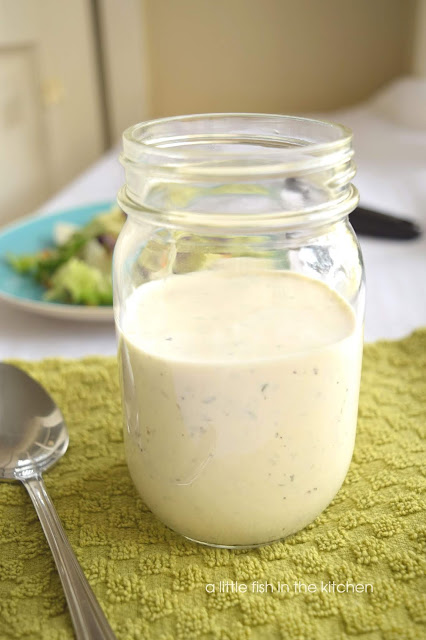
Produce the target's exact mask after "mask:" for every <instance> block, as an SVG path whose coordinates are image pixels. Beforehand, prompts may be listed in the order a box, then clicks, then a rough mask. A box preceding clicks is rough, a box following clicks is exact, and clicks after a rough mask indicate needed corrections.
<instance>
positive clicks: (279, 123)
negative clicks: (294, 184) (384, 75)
mask: <svg viewBox="0 0 426 640" xmlns="http://www.w3.org/2000/svg"><path fill="white" fill-rule="evenodd" d="M238 122H242V123H244V126H240V127H237V128H236V129H234V130H232V131H231V132H230V130H229V129H230V125H235V124H236V123H238ZM221 125H222V126H221ZM351 141H352V131H351V130H350V129H349V128H348V127H346V126H344V125H342V124H338V123H334V122H329V121H325V120H324V121H323V120H317V119H312V118H304V117H300V116H289V115H281V114H268V113H201V114H193V115H178V116H172V117H167V118H158V119H152V120H147V121H145V122H140V123H138V124H135V125H133V126H131V127H128V128H127V129H126V130H125V131H124V133H123V154H122V155H121V162H122V163H123V164H125V163H126V162H129V161H130V162H136V163H138V162H143V163H144V164H145V163H147V162H148V163H149V164H154V165H156V164H157V161H158V165H161V167H163V168H164V167H167V166H169V167H171V166H173V167H175V168H177V167H180V168H182V166H184V165H185V164H188V163H189V164H190V165H191V167H192V169H194V164H195V165H196V172H197V173H200V172H201V173H202V174H214V175H217V174H218V173H221V174H222V175H223V173H227V174H228V173H229V172H230V173H232V174H235V173H239V172H241V170H242V169H243V170H244V172H247V171H248V170H249V171H250V173H256V172H257V171H258V172H259V173H265V172H268V173H269V172H271V171H272V172H273V173H276V172H283V171H289V170H293V169H295V168H296V166H297V165H303V168H308V165H313V166H314V167H317V166H324V164H325V163H326V164H328V163H329V162H330V163H334V162H335V157H334V154H335V153H339V152H342V151H344V150H345V149H351ZM237 142H242V143H244V144H246V143H251V144H253V145H256V151H255V153H246V154H245V155H244V156H243V155H242V153H241V152H239V153H233V152H232V149H231V147H232V145H234V149H235V144H236V143H237ZM206 144H207V145H209V146H208V151H207V150H206V148H205V145H206ZM221 144H223V146H224V148H223V149H222V148H219V146H220V145H221ZM213 145H214V148H212V147H213ZM301 151H302V152H303V153H302V154H301ZM306 153H308V154H309V158H307V157H306ZM327 158H329V162H327ZM242 160H244V162H243V167H241V166H239V165H240V164H241V161H242ZM224 162H225V164H226V166H224V164H223V163H224ZM200 165H201V166H200ZM206 165H207V166H206ZM256 170H257V171H256Z"/></svg>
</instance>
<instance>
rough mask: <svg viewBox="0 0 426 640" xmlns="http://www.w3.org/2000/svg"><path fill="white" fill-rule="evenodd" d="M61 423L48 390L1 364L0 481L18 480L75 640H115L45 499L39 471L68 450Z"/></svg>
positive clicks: (66, 433) (20, 371) (62, 421)
mask: <svg viewBox="0 0 426 640" xmlns="http://www.w3.org/2000/svg"><path fill="white" fill-rule="evenodd" d="M67 447H68V432H67V428H66V426H65V422H64V418H63V416H62V413H61V412H60V410H59V408H58V407H57V406H56V404H55V403H54V401H53V400H52V398H51V397H50V396H49V394H48V393H47V391H46V390H45V389H43V387H42V386H41V385H39V384H38V382H36V381H35V380H33V378H31V377H30V376H29V375H27V374H26V373H24V371H22V370H21V369H18V368H17V367H14V366H12V365H10V364H5V363H0V480H19V481H20V482H22V484H23V485H24V487H25V488H26V490H27V491H28V493H29V495H30V498H31V500H32V502H33V505H34V507H35V510H36V511H37V515H38V517H39V519H40V522H41V526H42V527H43V531H44V533H45V535H46V538H47V541H48V543H49V546H50V549H51V551H52V554H53V558H54V560H55V563H56V567H57V569H58V572H59V577H60V579H61V582H62V586H63V589H64V593H65V596H66V599H67V602H68V607H69V610H70V614H71V619H72V623H73V625H74V631H75V635H76V637H77V639H78V640H116V637H115V635H114V633H113V632H112V629H111V627H110V626H109V624H108V622H107V619H106V618H105V616H104V613H103V611H102V609H101V607H100V606H99V603H98V601H97V600H96V598H95V595H94V593H93V591H92V589H91V588H90V586H89V583H88V582H87V580H86V578H85V576H84V574H83V571H82V569H81V567H80V565H79V564H78V561H77V558H76V557H75V555H74V552H73V550H72V548H71V546H70V543H69V542H68V540H67V537H66V535H65V531H64V530H63V528H62V525H61V521H60V520H59V517H58V514H57V513H56V511H55V508H54V506H53V504H52V502H51V501H50V498H49V496H48V495H47V491H46V488H45V486H44V482H43V479H42V475H41V474H42V472H43V471H45V470H46V469H48V468H49V467H50V466H52V465H53V464H54V463H55V462H56V461H57V460H58V459H59V458H60V457H61V456H62V455H63V454H64V453H65V451H66V450H67Z"/></svg>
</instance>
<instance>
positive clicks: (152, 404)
mask: <svg viewBox="0 0 426 640" xmlns="http://www.w3.org/2000/svg"><path fill="white" fill-rule="evenodd" d="M351 140H352V136H351V132H350V131H349V130H348V129H346V128H345V127H342V126H340V125H337V124H331V123H327V122H320V121H316V120H309V119H304V118H296V117H288V116H280V115H257V114H210V115H195V116H183V117H176V118H167V119H161V120H153V121H150V122H145V123H141V124H137V125H135V126H133V127H131V128H129V129H127V130H126V131H125V133H124V136H123V146H124V148H123V153H122V155H121V162H122V164H123V165H124V168H125V173H126V184H125V186H123V187H122V189H121V190H120V193H119V196H118V202H119V204H120V206H121V207H122V208H123V210H124V211H125V212H126V213H127V222H126V223H125V225H124V228H123V231H122V233H121V235H120V237H119V239H118V242H117V246H116V249H115V255H114V311H115V322H116V328H117V334H118V341H119V366H120V373H121V389H122V399H123V412H124V444H125V451H126V458H127V463H128V466H129V470H130V473H131V476H132V479H133V482H134V484H135V486H136V488H137V490H138V491H139V493H140V495H141V496H142V499H143V500H144V502H145V503H146V504H147V505H148V507H149V508H150V509H151V510H152V512H153V513H154V514H155V515H156V516H157V517H158V518H159V519H160V520H161V521H162V522H163V523H164V524H166V525H167V526H168V527H170V528H171V529H173V530H174V531H176V532H178V533H180V534H182V535H183V536H185V537H186V538H189V539H190V540H194V541H196V542H199V543H203V544H207V545H213V546H219V547H227V548H236V547H251V546H256V545H260V544H265V543H270V542H272V541H275V540H279V539H281V538H283V537H285V536H288V535H290V534H292V533H294V532H296V531H298V530H300V529H302V528H303V527H305V526H306V525H307V524H308V523H310V522H312V521H313V520H314V519H315V518H316V517H317V516H318V515H319V514H320V513H321V512H322V511H323V510H324V509H325V508H326V507H327V505H328V504H329V503H330V501H331V500H332V499H333V498H334V496H335V495H336V493H337V492H338V490H339V488H340V486H341V484H342V482H343V480H344V478H345V476H346V473H347V470H348V467H349V464H350V461H351V456H352V452H353V448H354V440H355V430H356V422H357V407H358V395H359V383H360V372H361V357H362V346H363V318H364V274H363V265H362V258H361V253H360V248H359V245H358V242H357V239H356V237H355V235H354V232H353V229H352V227H351V225H350V224H349V221H348V214H349V213H350V212H351V211H352V210H353V209H354V207H355V206H356V204H357V202H358V194H357V191H356V189H355V188H354V186H353V185H352V184H351V179H352V178H353V176H354V173H355V167H354V163H353V149H352V144H351Z"/></svg>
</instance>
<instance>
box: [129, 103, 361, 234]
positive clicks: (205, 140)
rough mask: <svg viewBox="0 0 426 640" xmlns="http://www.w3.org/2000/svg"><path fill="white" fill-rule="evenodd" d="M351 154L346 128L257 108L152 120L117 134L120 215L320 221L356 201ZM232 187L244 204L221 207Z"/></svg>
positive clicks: (226, 222)
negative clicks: (294, 189) (293, 192)
mask: <svg viewBox="0 0 426 640" xmlns="http://www.w3.org/2000/svg"><path fill="white" fill-rule="evenodd" d="M353 155H354V151H353V148H352V132H351V131H350V129H348V128H347V127H345V126H344V125H340V124H335V123H332V122H326V121H322V120H314V119H311V118H302V117H298V116H286V115H279V114H277V115H275V114H259V113H257V114H256V113H207V114H195V115H185V116H173V117H170V118H159V119H156V120H149V121H147V122H142V123H139V124H136V125H134V126H132V127H129V128H128V129H126V131H125V132H124V134H123V153H122V154H121V156H120V161H121V163H122V165H123V166H124V169H125V172H126V185H125V186H123V187H122V189H121V190H120V192H119V195H118V202H119V204H120V206H121V207H122V208H123V210H124V211H126V212H127V213H129V214H137V215H138V217H139V218H140V219H141V220H142V219H145V220H148V221H151V222H152V223H155V224H160V223H161V224H163V225H166V226H176V227H194V228H195V227H197V228H203V229H207V228H209V229H214V228H219V227H224V228H225V227H226V228H227V229H231V228H234V229H238V228H244V229H246V230H247V231H250V233H251V232H252V231H255V230H256V229H259V227H260V226H263V228H265V229H266V228H269V229H278V228H287V229H289V228H300V227H301V226H306V225H312V224H315V225H321V224H324V222H328V223H330V222H332V221H337V220H339V219H341V218H342V217H344V216H345V215H347V214H348V213H350V212H351V211H352V210H353V209H354V207H355V206H356V203H357V201H358V194H357V191H356V189H355V188H354V186H353V185H352V184H351V179H352V178H353V176H354V174H355V165H354V162H353ZM289 179H290V180H291V181H294V182H293V184H296V185H298V190H299V191H300V198H299V197H297V198H296V199H295V198H292V202H291V203H290V201H289V198H285V197H284V196H283V195H282V194H283V193H284V191H285V190H286V189H287V191H288V188H287V186H286V185H288V184H289V183H288V180H289ZM290 184H291V183H290ZM218 185H219V186H218ZM222 185H223V186H222ZM263 185H267V187H266V192H265V188H264V187H263ZM305 186H306V187H307V189H305ZM250 187H252V190H251V191H250ZM230 189H231V191H232V190H233V196H235V202H236V201H237V199H238V197H239V195H240V194H242V193H243V194H246V195H247V196H249V194H251V195H250V203H251V205H252V208H251V209H247V210H241V211H240V210H238V211H237V210H235V211H234V210H233V209H232V202H231V203H230V202H228V204H227V206H226V207H225V208H223V207H222V204H221V203H223V202H224V200H223V199H222V195H223V194H224V193H228V194H229V193H230ZM268 190H269V191H268ZM261 192H262V194H263V193H265V195H266V197H265V198H263V199H262V194H261ZM307 192H309V194H310V195H308V196H307V195H306V193H307ZM268 193H270V195H271V197H273V202H272V203H271V198H269V197H268ZM200 194H201V195H202V196H203V198H200ZM256 194H257V195H256ZM209 196H211V198H210V199H209ZM212 198H213V200H212ZM219 200H220V202H219ZM216 204H217V205H218V208H217V209H216V208H215V206H216ZM248 204H249V203H248V202H247V201H246V205H248ZM299 204H300V206H299ZM204 205H205V208H203V206H204ZM288 205H289V206H288ZM238 206H239V205H237V208H238ZM199 207H200V208H199ZM243 209H244V208H243Z"/></svg>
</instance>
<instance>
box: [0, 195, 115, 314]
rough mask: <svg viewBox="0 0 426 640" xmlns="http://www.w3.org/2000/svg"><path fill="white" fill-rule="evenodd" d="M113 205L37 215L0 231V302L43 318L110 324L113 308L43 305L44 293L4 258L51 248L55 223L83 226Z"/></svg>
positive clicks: (106, 204) (35, 283) (102, 203)
mask: <svg viewBox="0 0 426 640" xmlns="http://www.w3.org/2000/svg"><path fill="white" fill-rule="evenodd" d="M113 204H114V203H113V202H101V203H98V204H90V205H86V206H84V207H79V208H75V209H69V210H67V211H61V212H59V213H53V214H36V215H33V216H30V217H28V218H23V219H21V220H19V221H18V222H16V223H14V224H11V225H8V226H6V227H3V228H2V229H0V299H2V300H4V301H5V302H8V303H10V304H13V305H14V306H19V307H21V308H24V309H27V310H29V311H34V312H36V313H40V314H43V315H50V316H55V317H62V318H66V319H76V320H96V321H99V320H111V319H112V317H113V313H112V307H87V306H83V305H70V304H61V303H60V302H46V301H45V300H44V299H43V293H44V292H45V289H44V288H43V287H42V286H41V285H39V284H38V283H37V282H34V280H33V279H32V278H31V277H29V276H26V275H21V274H19V273H16V271H14V270H13V269H12V268H11V267H10V266H9V264H8V262H7V255H8V254H11V253H14V254H22V253H35V252H37V251H41V250H43V249H45V248H46V247H52V246H53V245H54V228H55V226H56V225H57V224H58V222H67V223H70V224H75V225H78V226H82V225H85V224H86V223H87V222H89V220H91V219H92V218H93V217H94V216H96V215H98V214H99V213H101V212H103V211H108V210H109V209H110V208H111V207H112V206H113Z"/></svg>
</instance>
